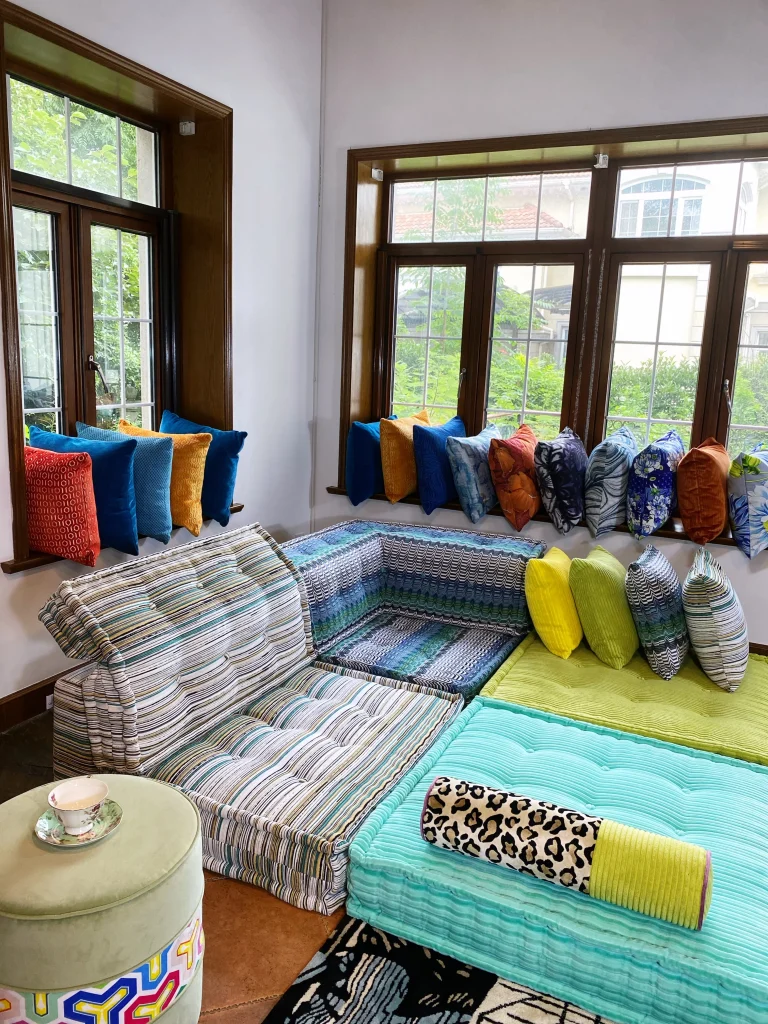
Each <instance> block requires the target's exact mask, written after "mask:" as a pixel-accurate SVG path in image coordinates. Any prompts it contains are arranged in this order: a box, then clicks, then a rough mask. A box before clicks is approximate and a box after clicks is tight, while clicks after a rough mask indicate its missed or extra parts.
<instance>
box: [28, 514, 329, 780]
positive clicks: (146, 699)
mask: <svg viewBox="0 0 768 1024" xmlns="http://www.w3.org/2000/svg"><path fill="white" fill-rule="evenodd" d="M40 620H41V621H42V622H43V623H44V625H45V626H46V627H47V629H48V630H49V632H50V633H51V635H52V636H53V637H54V639H55V640H56V641H57V643H58V644H59V646H60V647H61V649H62V650H63V651H64V653H65V654H67V655H68V656H69V657H71V658H82V659H85V660H87V661H90V662H94V663H95V664H94V667H93V671H92V672H90V673H89V674H88V676H87V678H86V679H84V681H83V699H84V703H85V706H86V715H87V718H88V728H89V732H91V729H93V731H94V732H99V734H100V735H99V736H95V735H94V736H92V746H93V745H94V743H98V744H100V749H103V743H104V739H105V735H104V734H106V732H107V731H109V736H108V737H106V739H107V743H108V747H109V757H108V758H104V757H102V761H104V760H107V761H108V763H109V764H110V765H111V766H112V768H113V769H114V770H117V771H138V770H140V766H141V764H142V763H143V762H146V761H147V760H149V759H151V758H152V757H154V756H157V755H158V754H160V753H166V754H167V753H169V752H170V751H172V750H173V749H174V748H175V747H177V746H179V745H181V744H183V743H186V742H188V741H189V740H190V739H194V738H195V736H198V735H200V734H201V733H203V732H205V731H207V730H208V729H209V728H211V726H212V725H213V724H215V723H216V722H217V721H220V720H221V718H222V716H226V715H227V714H230V713H232V712H235V711H237V710H238V709H239V708H241V707H243V706H244V705H245V704H247V703H248V701H249V700H251V699H252V697H253V695H254V694H256V693H257V692H261V691H263V689H264V688H267V687H269V686H271V685H275V684H276V683H278V682H279V681H280V680H281V679H283V678H284V677H285V676H286V675H288V674H290V673H291V672H293V671H295V670H296V669H297V668H299V667H300V666H301V665H303V664H305V663H307V661H308V660H309V659H310V658H311V657H312V655H313V652H314V648H313V644H312V634H311V628H310V622H309V611H308V607H307V601H306V594H305V591H304V587H303V584H302V582H301V579H300V577H299V576H298V573H297V572H296V570H295V569H294V568H293V566H292V565H291V563H290V562H289V561H288V560H287V559H286V558H285V556H284V555H283V554H282V552H281V550H280V548H279V547H278V546H277V545H276V544H275V542H274V541H273V540H272V538H271V537H270V535H269V534H268V533H267V532H266V531H265V530H263V529H262V528H261V527H260V526H259V525H258V524H253V525H252V526H247V527H244V528H242V529H239V530H235V531H232V532H231V533H223V534H219V535H218V536H216V537H212V538H209V539H206V540H203V541H199V542H197V543H193V544H188V545H185V546H183V547H177V548H171V549H169V550H167V551H163V552H162V553H160V554H157V555H151V556H149V557H147V558H140V559H137V560H134V561H130V562H125V563H121V564H120V565H116V566H113V567H111V568H109V569H104V570H101V571H99V572H96V573H91V574H89V575H85V576H80V577H78V578H76V579H73V580H67V581H65V582H63V583H62V584H61V585H60V586H59V588H58V590H57V591H56V593H55V594H54V595H53V596H52V597H51V598H50V600H49V601H48V603H47V604H46V605H45V607H44V608H43V610H42V611H41V612H40ZM96 723H98V725H97V724H96Z"/></svg>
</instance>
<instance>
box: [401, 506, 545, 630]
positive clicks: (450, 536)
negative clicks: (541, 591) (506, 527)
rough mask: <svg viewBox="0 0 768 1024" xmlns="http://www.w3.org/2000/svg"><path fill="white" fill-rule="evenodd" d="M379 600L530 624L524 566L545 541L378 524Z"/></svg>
mask: <svg viewBox="0 0 768 1024" xmlns="http://www.w3.org/2000/svg"><path fill="white" fill-rule="evenodd" d="M381 525H382V526H383V527H384V529H383V530H382V545H383V550H384V573H385V578H384V580H385V581H384V590H383V594H382V600H383V603H384V604H386V605H388V606H390V607H394V608H399V609H402V610H403V611H407V612H414V613H417V614H419V613H421V614H427V615H438V616H441V617H446V618H450V619H457V620H461V621H462V622H477V623H479V624H487V625H489V626H498V627H500V628H502V629H505V630H511V631H513V632H515V633H520V634H525V633H528V632H529V630H530V629H531V620H530V616H529V614H528V605H527V602H526V599H525V567H526V564H527V562H528V559H529V558H540V557H541V555H542V554H543V552H544V550H545V547H546V545H544V544H543V543H542V542H540V541H528V540H523V539H521V538H517V537H506V536H500V535H496V534H479V533H472V532H470V531H468V530H447V529H440V528H437V527H420V526H411V527H406V526H401V527H397V528H392V527H390V526H389V525H386V526H385V525H384V524H381Z"/></svg>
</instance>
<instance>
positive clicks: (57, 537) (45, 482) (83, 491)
mask: <svg viewBox="0 0 768 1024" xmlns="http://www.w3.org/2000/svg"><path fill="white" fill-rule="evenodd" d="M24 468H25V470H26V475H27V532H28V534H29V546H30V548H31V549H32V550H33V551H44V552H45V553H46V554H48V555H58V556H59V557H60V558H69V559H71V560H72V561H73V562H81V563H82V564H83V565H91V566H93V565H95V564H96V558H97V556H98V554H99V551H100V550H101V542H100V540H99V526H98V523H97V521H96V500H95V498H94V496H93V475H92V472H91V456H90V455H88V454H86V453H85V452H48V451H43V450H42V449H41V448H29V447H27V448H25V449H24Z"/></svg>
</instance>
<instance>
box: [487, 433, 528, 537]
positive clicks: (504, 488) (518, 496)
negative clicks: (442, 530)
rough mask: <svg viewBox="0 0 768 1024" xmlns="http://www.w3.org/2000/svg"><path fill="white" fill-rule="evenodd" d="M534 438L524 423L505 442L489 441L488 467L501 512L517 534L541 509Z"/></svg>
mask: <svg viewBox="0 0 768 1024" xmlns="http://www.w3.org/2000/svg"><path fill="white" fill-rule="evenodd" d="M535 450H536V435H535V434H534V432H533V431H532V430H531V428H530V427H529V426H526V424H525V423H524V424H523V425H522V426H521V427H518V429H517V430H516V431H515V432H514V434H513V435H512V437H509V438H506V439H500V438H496V437H494V438H492V440H491V448H490V451H489V452H488V464H489V466H490V467H491V477H492V479H493V486H494V487H495V488H496V494H497V495H498V497H499V504H500V505H501V510H502V512H503V513H504V515H505V516H506V517H507V520H508V521H509V522H510V523H511V525H512V526H514V528H515V529H516V530H522V528H523V527H524V526H525V524H526V523H527V522H528V521H529V520H530V519H531V517H532V516H535V515H536V513H537V512H538V511H539V509H540V508H541V495H540V494H539V486H538V483H537V482H536V469H535V467H534V464H533V453H534V451H535Z"/></svg>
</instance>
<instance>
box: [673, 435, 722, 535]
mask: <svg viewBox="0 0 768 1024" xmlns="http://www.w3.org/2000/svg"><path fill="white" fill-rule="evenodd" d="M730 468H731V457H730V455H729V454H728V452H727V451H726V450H725V448H723V446H722V445H721V444H719V442H717V441H716V440H715V438H714V437H708V438H707V440H706V441H702V442H701V444H700V445H699V446H698V447H697V448H691V450H690V451H689V452H688V454H687V455H684V456H683V457H682V459H681V460H680V462H679V463H678V466H677V507H678V509H679V511H680V518H681V519H682V521H683V526H684V527H685V532H686V533H687V534H688V536H689V537H690V538H691V540H693V541H695V542H696V543H697V544H707V543H708V542H709V541H711V540H714V539H715V537H719V536H720V534H721V533H722V532H723V530H724V529H725V525H726V523H727V522H728V471H729V470H730Z"/></svg>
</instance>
